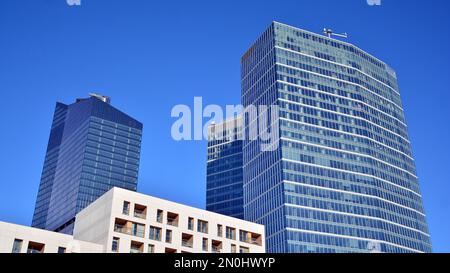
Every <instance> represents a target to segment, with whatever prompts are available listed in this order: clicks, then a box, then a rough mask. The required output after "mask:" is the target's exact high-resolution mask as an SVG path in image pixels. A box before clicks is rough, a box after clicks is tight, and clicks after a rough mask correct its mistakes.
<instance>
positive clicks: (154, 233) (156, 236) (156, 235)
mask: <svg viewBox="0 0 450 273" xmlns="http://www.w3.org/2000/svg"><path fill="white" fill-rule="evenodd" d="M149 238H150V239H151V240H155V241H161V228H158V227H153V226H150V236H149Z"/></svg>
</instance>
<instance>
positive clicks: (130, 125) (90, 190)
mask: <svg viewBox="0 0 450 273" xmlns="http://www.w3.org/2000/svg"><path fill="white" fill-rule="evenodd" d="M142 127H143V126H142V124H141V123H140V122H138V121H136V120H135V119H133V118H131V117H129V116H128V115H126V114H124V113H122V112H121V111H119V110H117V109H116V108H114V107H112V106H111V105H110V104H109V103H108V102H105V101H102V100H100V99H98V98H97V97H94V96H92V97H90V98H87V99H78V100H77V101H76V102H75V103H73V104H70V105H65V104H62V103H57V104H56V109H55V113H54V117H53V123H52V128H51V132H50V138H49V142H48V147H47V153H46V157H45V161H44V167H43V171H42V176H41V182H40V185H39V191H38V196H37V200H36V206H35V212H34V216H33V222H32V226H33V227H38V228H42V229H47V230H53V231H58V232H62V233H68V234H71V233H72V231H73V223H74V219H75V215H76V214H77V213H78V212H79V211H81V210H82V209H83V208H85V207H86V206H88V205H89V204H90V203H92V202H93V201H95V200H96V199H97V198H98V197H100V196H101V195H103V193H105V192H107V191H108V190H109V189H111V188H112V187H121V188H124V189H128V190H133V191H136V187H137V178H138V170H139V160H140V149H141V138H142Z"/></svg>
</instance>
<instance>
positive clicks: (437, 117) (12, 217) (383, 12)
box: [0, 0, 450, 252]
mask: <svg viewBox="0 0 450 273" xmlns="http://www.w3.org/2000/svg"><path fill="white" fill-rule="evenodd" d="M449 11H450V3H449V1H446V0H433V1H425V0H420V1H419V0H417V1H414V0H409V1H406V0H382V6H381V7H371V6H368V5H367V4H366V0H346V1H336V0H303V1H301V0H292V1H280V0H276V1H275V0H272V1H262V0H259V1H244V0H241V1H231V0H229V1H211V0H209V1H195V0H192V1H185V0H184V1H170V3H169V1H149V0H82V5H81V6H80V7H70V6H68V5H67V4H66V0H3V1H0V92H1V93H0V94H1V99H0V111H1V115H0V124H2V130H1V134H0V151H1V155H2V156H1V157H0V220H3V221H9V222H15V223H19V224H26V225H29V224H30V223H31V218H32V214H33V210H34V202H35V198H36V193H37V189H38V184H39V179H40V175H41V169H42V164H43V160H44V155H45V149H46V145H47V140H48V136H49V128H50V124H51V120H52V114H53V110H54V105H55V102H56V101H61V102H65V103H71V102H73V101H74V99H75V98H77V97H84V96H86V95H87V93H88V92H91V91H97V92H100V93H104V94H106V95H109V96H111V97H112V103H113V105H114V106H116V107H118V108H119V109H122V110H124V111H125V112H127V113H129V114H130V115H132V116H133V117H135V118H137V119H139V120H140V121H142V122H143V123H144V126H145V128H144V138H143V146H142V160H141V168H140V175H139V178H140V182H139V187H138V190H139V191H141V192H144V193H147V194H151V195H155V196H159V197H162V198H167V199H170V200H174V201H178V202H182V203H186V204H189V205H193V206H196V207H204V204H205V173H206V170H205V164H206V163H205V159H206V144H205V142H179V143H177V142H175V141H173V140H172V138H171V136H170V127H171V125H172V123H173V121H174V119H172V118H171V117H170V111H171V109H172V107H173V106H174V105H175V104H179V103H183V104H190V105H192V104H193V97H194V96H202V97H203V101H204V103H205V104H206V103H217V104H221V105H225V104H238V103H239V102H240V79H239V77H240V71H239V59H240V56H241V55H242V54H243V53H244V52H245V51H246V49H247V48H248V47H249V46H250V44H251V43H252V41H254V40H255V39H256V38H257V37H258V35H259V34H260V33H261V32H262V31H263V30H265V28H266V27H267V26H268V25H269V24H270V22H271V21H273V20H276V21H280V22H283V23H287V24H291V25H294V26H298V27H301V28H304V29H307V30H311V31H314V32H320V31H321V30H322V29H323V28H324V27H331V28H333V29H335V30H336V31H341V32H348V33H349V35H350V39H349V41H350V42H352V43H354V44H356V45H358V46H359V47H361V48H362V49H364V50H366V51H368V52H370V53H372V54H373V55H375V56H377V57H379V58H380V59H382V60H384V61H385V62H387V63H388V64H390V65H391V66H392V67H393V68H394V69H396V71H397V74H398V77H399V84H400V88H401V93H402V98H403V102H404V108H405V111H406V118H407V121H408V123H409V132H410V136H411V140H412V144H413V151H414V155H415V157H416V163H417V166H418V175H419V178H420V182H421V185H422V192H423V197H424V202H425V209H426V212H427V215H428V223H429V227H430V231H431V236H432V242H433V247H434V250H435V251H438V252H450V172H449V169H450V160H449V156H450V141H449V139H450V122H449V118H450V106H449V101H450V90H449V88H450V83H449V80H450V68H449V67H450V65H449V60H450V56H449V54H450V53H449V52H450V50H449V49H450V30H449V28H448V27H449V26H450V17H449V16H448V12H449Z"/></svg>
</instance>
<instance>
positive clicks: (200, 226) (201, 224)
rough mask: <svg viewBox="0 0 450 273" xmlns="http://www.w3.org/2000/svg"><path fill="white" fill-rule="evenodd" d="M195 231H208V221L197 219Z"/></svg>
mask: <svg viewBox="0 0 450 273" xmlns="http://www.w3.org/2000/svg"><path fill="white" fill-rule="evenodd" d="M197 231H198V232H202V233H208V222H206V221H203V220H198V221H197Z"/></svg>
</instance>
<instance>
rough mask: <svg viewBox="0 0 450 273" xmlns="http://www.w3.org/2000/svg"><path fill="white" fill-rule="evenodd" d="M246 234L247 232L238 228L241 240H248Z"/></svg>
mask: <svg viewBox="0 0 450 273" xmlns="http://www.w3.org/2000/svg"><path fill="white" fill-rule="evenodd" d="M248 235H249V233H248V232H247V231H245V230H239V240H240V241H241V242H248V241H249V240H248Z"/></svg>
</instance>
